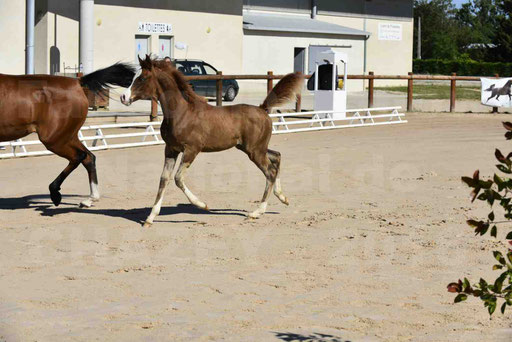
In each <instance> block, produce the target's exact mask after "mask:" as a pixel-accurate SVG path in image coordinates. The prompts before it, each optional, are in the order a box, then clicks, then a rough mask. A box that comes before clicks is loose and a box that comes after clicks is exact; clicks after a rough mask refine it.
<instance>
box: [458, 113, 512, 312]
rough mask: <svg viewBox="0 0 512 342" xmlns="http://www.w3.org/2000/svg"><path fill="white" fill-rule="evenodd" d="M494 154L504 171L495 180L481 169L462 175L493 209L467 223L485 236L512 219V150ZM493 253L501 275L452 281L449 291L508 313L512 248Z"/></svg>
mask: <svg viewBox="0 0 512 342" xmlns="http://www.w3.org/2000/svg"><path fill="white" fill-rule="evenodd" d="M503 126H504V127H505V129H506V130H507V132H506V133H505V138H506V139H507V140H511V139H512V123H510V122H504V123H503ZM494 155H495V157H496V159H497V160H498V162H499V164H497V165H496V168H497V169H498V170H499V171H500V172H501V173H500V174H497V173H495V174H494V176H493V178H492V179H487V180H482V179H480V173H479V171H478V170H477V171H475V172H474V174H473V177H462V181H463V182H464V183H466V184H467V185H468V186H469V187H470V188H472V189H473V190H472V191H471V202H474V201H475V200H476V199H478V200H479V201H483V202H486V203H487V204H488V205H489V206H490V208H491V212H490V213H489V214H488V215H487V218H485V219H483V220H468V221H467V224H468V225H469V226H470V227H472V228H473V229H474V231H475V234H476V235H480V236H483V235H485V234H486V233H488V232H489V234H490V235H491V236H492V237H494V238H497V236H498V225H500V224H503V223H511V221H512V203H511V202H512V179H511V178H508V177H510V176H507V175H511V174H512V152H511V153H509V154H508V155H507V156H506V157H505V155H503V153H501V151H500V150H498V149H496V151H495V153H494ZM496 207H501V208H502V211H503V212H504V213H503V217H504V218H505V220H504V221H497V220H496V215H495V213H494V209H495V208H496ZM500 211H501V210H500ZM505 239H506V240H508V243H509V244H510V245H512V241H511V240H512V230H511V231H509V232H508V233H507V234H506V237H505ZM493 255H494V258H495V259H496V261H497V263H496V264H495V265H494V266H493V268H492V269H493V270H496V271H500V272H501V273H500V275H499V276H498V277H497V278H496V279H495V280H494V281H493V282H488V281H486V280H485V279H482V278H480V281H479V282H478V283H476V284H473V285H471V283H470V281H469V280H468V279H467V278H464V280H460V279H459V280H458V281H457V282H455V283H450V284H448V291H449V292H453V293H457V296H456V297H455V303H459V302H462V301H465V300H466V299H467V298H468V296H470V295H471V296H474V297H478V298H480V299H481V300H482V301H483V303H484V306H485V307H487V309H488V311H489V314H490V315H492V314H493V313H494V311H495V310H496V307H497V306H498V305H499V306H500V311H501V313H505V310H506V308H507V306H512V249H510V248H509V249H508V250H507V251H493Z"/></svg>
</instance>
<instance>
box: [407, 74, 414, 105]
mask: <svg viewBox="0 0 512 342" xmlns="http://www.w3.org/2000/svg"><path fill="white" fill-rule="evenodd" d="M408 75H409V77H408V79H407V111H408V112H410V111H412V83H413V82H412V76H413V75H412V72H409V73H408Z"/></svg>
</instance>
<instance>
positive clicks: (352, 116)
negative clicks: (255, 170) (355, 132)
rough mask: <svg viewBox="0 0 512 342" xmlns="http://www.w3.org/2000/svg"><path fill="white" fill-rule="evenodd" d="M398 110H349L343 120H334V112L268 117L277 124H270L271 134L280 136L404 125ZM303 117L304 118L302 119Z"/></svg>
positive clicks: (404, 121)
mask: <svg viewBox="0 0 512 342" xmlns="http://www.w3.org/2000/svg"><path fill="white" fill-rule="evenodd" d="M400 109H401V107H382V108H366V109H349V110H347V111H346V112H344V113H345V115H346V117H344V118H335V114H337V112H334V111H316V112H301V113H277V114H270V116H271V117H272V118H277V122H274V123H273V124H272V132H273V133H274V134H280V133H293V132H307V131H318V130H326V129H335V128H349V127H364V126H379V125H391V124H400V123H406V122H407V120H403V119H402V117H404V116H405V114H403V113H399V112H398V111H399V110H400ZM375 112H382V114H375ZM304 116H306V118H302V117H304ZM290 119H292V120H290ZM297 119H298V120H297ZM345 122H347V123H345Z"/></svg>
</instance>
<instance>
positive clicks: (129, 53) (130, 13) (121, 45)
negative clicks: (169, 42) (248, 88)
mask: <svg viewBox="0 0 512 342" xmlns="http://www.w3.org/2000/svg"><path fill="white" fill-rule="evenodd" d="M94 15H95V19H96V22H95V30H94V68H95V69H97V68H101V67H105V66H108V65H110V64H112V63H113V62H116V61H119V60H121V61H128V62H132V61H134V60H135V35H139V34H143V33H139V32H138V23H139V22H161V23H170V24H172V33H171V34H170V35H172V36H173V37H174V42H175V43H177V42H182V43H186V44H187V46H188V51H186V50H178V49H174V51H173V53H174V57H175V58H185V57H187V58H190V59H193V58H197V59H204V60H205V61H207V62H208V63H210V64H212V65H213V66H215V67H216V68H218V69H219V70H222V71H223V72H224V73H240V72H242V41H243V34H242V15H241V13H240V15H227V14H211V13H204V12H186V11H173V10H163V9H148V8H132V7H119V6H111V5H95V6H94ZM165 35H167V34H165ZM150 36H151V38H150V45H151V52H152V53H155V54H157V53H158V37H159V35H158V34H151V35H150Z"/></svg>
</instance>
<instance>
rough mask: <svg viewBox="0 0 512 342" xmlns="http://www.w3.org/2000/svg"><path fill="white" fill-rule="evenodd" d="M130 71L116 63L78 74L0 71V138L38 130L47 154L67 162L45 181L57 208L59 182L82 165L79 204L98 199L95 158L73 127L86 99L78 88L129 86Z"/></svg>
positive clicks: (96, 89)
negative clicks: (85, 186)
mask: <svg viewBox="0 0 512 342" xmlns="http://www.w3.org/2000/svg"><path fill="white" fill-rule="evenodd" d="M134 75H135V71H134V68H133V67H132V66H130V65H128V64H123V63H116V64H114V65H111V66H110V67H108V68H105V69H101V70H97V71H95V72H92V73H90V74H88V75H85V76H83V77H81V78H78V79H75V78H69V77H61V76H51V75H22V76H14V75H2V74H0V141H10V140H15V139H19V138H22V137H24V136H27V135H29V134H31V133H34V132H37V135H38V136H39V140H40V141H41V142H42V143H43V145H44V146H45V147H46V148H47V149H48V150H50V151H51V152H53V153H55V154H56V155H59V156H61V157H63V158H66V159H67V160H68V161H69V164H68V166H66V168H65V169H64V170H63V171H62V172H61V173H60V174H59V176H58V177H57V178H56V179H55V180H54V181H53V182H52V183H51V184H50V186H49V188H50V197H51V199H52V202H53V203H54V204H55V205H56V206H58V205H59V204H60V202H61V199H62V196H61V194H60V186H61V185H62V182H64V180H65V179H66V177H67V176H69V174H70V173H71V172H73V170H74V169H76V168H77V167H78V165H79V164H80V163H81V164H83V166H84V167H85V168H86V169H87V173H88V174H89V184H90V188H91V194H90V197H89V198H88V199H87V200H85V201H83V202H82V203H81V206H85V207H90V206H92V203H93V202H94V201H97V200H99V198H100V194H99V191H98V177H97V174H96V164H95V159H96V158H95V156H94V155H93V154H92V153H91V152H90V151H89V150H88V149H87V148H86V147H85V146H84V145H83V144H82V143H81V142H80V140H79V139H78V131H79V130H80V127H82V125H83V123H84V122H85V119H86V116H87V110H88V100H87V97H86V96H85V93H84V90H83V89H82V87H86V88H88V89H89V90H91V91H93V92H96V93H97V92H100V91H102V90H103V89H106V88H107V87H109V85H116V86H121V87H128V86H129V85H130V84H131V82H132V80H133V76H134Z"/></svg>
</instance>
